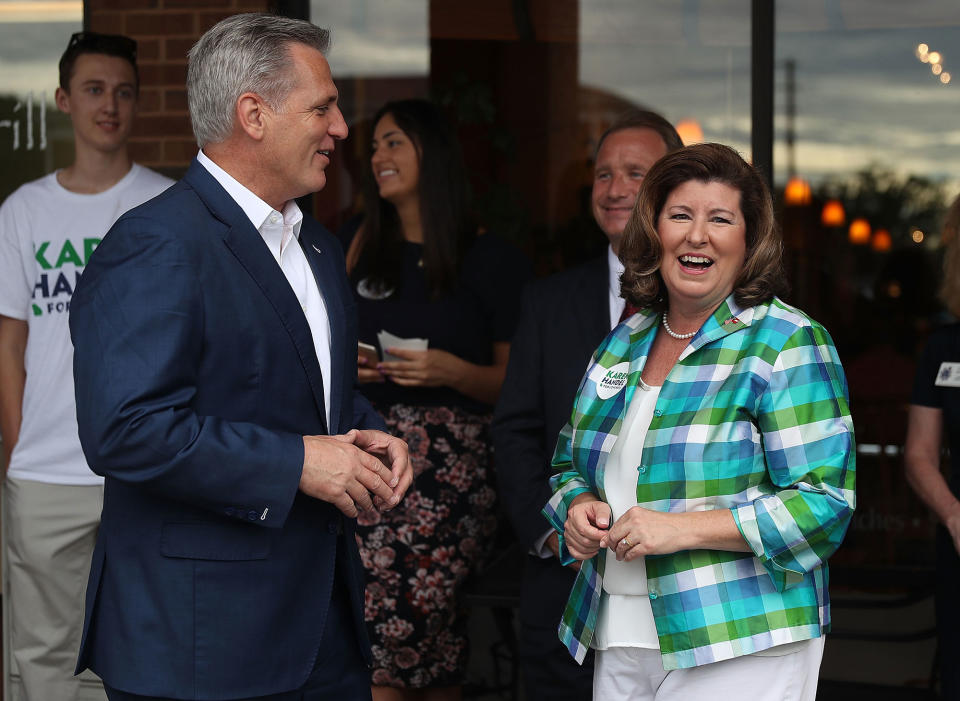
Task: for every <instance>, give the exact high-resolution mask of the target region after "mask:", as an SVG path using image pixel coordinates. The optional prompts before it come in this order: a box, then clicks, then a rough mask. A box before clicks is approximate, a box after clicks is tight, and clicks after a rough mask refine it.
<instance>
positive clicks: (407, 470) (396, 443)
mask: <svg viewBox="0 0 960 701" xmlns="http://www.w3.org/2000/svg"><path fill="white" fill-rule="evenodd" d="M412 482H413V467H412V465H411V464H410V456H409V453H408V450H407V444H406V443H405V442H404V441H403V440H401V439H399V438H396V437H395V436H391V435H389V434H387V433H384V432H382V431H373V430H360V429H353V430H351V431H349V432H347V433H345V434H343V435H338V436H304V437H303V472H302V473H301V475H300V491H302V492H303V493H304V494H307V495H308V496H312V497H315V498H317V499H321V500H323V501H327V502H330V503H331V504H333V505H334V506H336V507H337V508H338V509H340V511H342V512H343V513H344V514H345V515H346V516H348V517H350V518H356V516H357V515H358V514H359V513H360V511H368V510H370V509H373V508H377V509H379V510H381V511H388V510H390V509H392V508H393V507H394V506H396V505H397V504H399V503H400V499H401V498H402V497H403V495H404V494H405V493H406V491H407V488H408V487H409V486H410V484H411V483H412Z"/></svg>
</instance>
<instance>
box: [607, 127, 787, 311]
mask: <svg viewBox="0 0 960 701" xmlns="http://www.w3.org/2000/svg"><path fill="white" fill-rule="evenodd" d="M691 180H696V181H699V182H703V183H709V182H719V183H724V184H726V185H729V186H730V187H732V188H734V189H736V190H739V191H740V210H741V211H742V212H743V217H744V221H745V224H746V232H745V236H746V259H745V260H744V263H743V268H742V269H741V270H740V274H739V275H738V276H737V279H736V280H735V281H734V285H733V292H734V295H735V298H736V300H737V304H740V305H741V306H744V307H752V306H754V305H756V304H759V303H760V302H765V301H767V300H769V299H771V298H772V297H773V296H774V295H782V294H784V293H785V292H786V290H787V282H786V279H785V277H784V274H783V266H782V256H783V241H782V240H781V238H780V232H779V230H778V229H777V227H776V222H775V221H774V218H773V201H772V200H771V199H770V191H769V190H768V189H767V184H766V183H765V182H764V181H763V178H762V177H760V174H759V173H757V171H756V170H754V169H753V167H752V166H751V165H750V164H749V163H747V162H746V161H744V160H743V158H741V157H740V154H739V153H737V152H736V151H734V150H733V149H732V148H730V147H729V146H724V145H722V144H695V145H693V146H685V147H684V148H682V149H680V150H679V151H674V152H673V153H669V154H667V155H666V156H664V157H663V158H661V159H660V160H659V161H657V162H656V163H655V164H654V166H653V167H652V168H651V169H650V172H649V173H647V177H645V178H644V179H643V184H642V185H641V186H640V193H639V194H638V196H637V206H636V207H635V208H634V210H633V215H632V216H631V217H630V221H628V222H627V226H626V228H625V229H624V231H623V240H622V241H621V243H620V259H621V260H622V261H623V265H624V272H623V276H622V277H621V279H620V282H621V290H622V292H621V294H622V295H623V297H624V298H625V299H626V300H627V301H628V302H629V303H630V304H633V305H635V306H636V307H639V308H641V309H645V308H649V309H653V310H654V311H663V310H664V309H666V307H667V298H666V291H665V290H664V286H663V278H662V277H661V275H660V263H661V259H662V257H663V246H662V245H661V243H660V236H659V234H658V233H657V221H658V220H659V219H660V212H661V211H662V210H663V206H664V204H665V203H666V201H667V197H669V195H670V193H671V192H673V191H674V190H675V189H677V188H678V187H679V186H680V185H683V184H684V183H687V182H690V181H691Z"/></svg>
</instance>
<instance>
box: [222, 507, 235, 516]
mask: <svg viewBox="0 0 960 701" xmlns="http://www.w3.org/2000/svg"><path fill="white" fill-rule="evenodd" d="M223 513H225V514H226V515H227V516H233V515H234V514H235V513H237V511H236V509H234V508H233V507H232V506H228V507H227V508H225V509H224V510H223Z"/></svg>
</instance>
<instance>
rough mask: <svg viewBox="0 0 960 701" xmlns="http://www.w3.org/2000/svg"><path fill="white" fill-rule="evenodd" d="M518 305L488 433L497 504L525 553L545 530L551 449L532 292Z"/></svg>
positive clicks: (525, 293)
mask: <svg viewBox="0 0 960 701" xmlns="http://www.w3.org/2000/svg"><path fill="white" fill-rule="evenodd" d="M520 306H521V308H520V318H519V321H518V325H517V331H516V334H515V335H514V337H513V342H512V344H511V346H510V361H509V363H508V364H507V373H506V376H505V378H504V382H503V387H502V389H501V390H500V398H499V400H498V401H497V406H496V410H495V411H494V415H493V424H492V427H491V434H492V436H493V446H494V461H495V465H496V472H497V482H498V485H499V488H500V500H501V502H502V504H503V506H504V508H505V510H506V512H507V515H508V516H509V518H510V522H511V524H512V525H513V528H514V531H515V532H516V534H517V537H518V538H519V540H520V542H521V543H522V545H523V546H524V548H526V549H529V548H530V547H532V546H533V545H534V543H535V542H536V541H537V540H538V539H539V538H540V537H542V536H543V534H544V533H545V532H546V531H547V530H548V525H547V524H546V522H544V520H543V516H542V515H541V513H540V510H541V509H542V508H543V505H544V504H545V503H546V502H547V500H548V499H549V498H550V485H549V482H548V480H549V474H548V467H547V466H548V464H549V453H548V452H547V451H548V450H549V448H548V447H547V446H546V445H545V435H544V434H545V433H546V416H545V415H546V407H544V405H543V402H544V393H543V382H544V376H543V353H544V347H543V346H544V343H543V339H542V338H541V329H540V324H539V323H538V318H539V315H538V314H537V311H536V306H535V300H534V295H533V290H532V288H529V287H528V288H527V290H526V291H525V292H524V294H523V296H522V302H521V305H520Z"/></svg>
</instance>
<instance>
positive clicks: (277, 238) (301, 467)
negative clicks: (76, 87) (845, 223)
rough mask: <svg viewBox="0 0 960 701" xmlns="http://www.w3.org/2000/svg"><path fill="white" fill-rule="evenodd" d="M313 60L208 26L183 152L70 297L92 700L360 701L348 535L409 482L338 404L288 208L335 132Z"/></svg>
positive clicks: (324, 159)
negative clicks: (94, 508)
mask: <svg viewBox="0 0 960 701" xmlns="http://www.w3.org/2000/svg"><path fill="white" fill-rule="evenodd" d="M326 46H327V33H326V31H324V30H321V29H319V28H317V27H315V26H313V25H311V24H309V23H307V22H303V21H299V20H291V19H287V18H282V17H275V16H270V15H262V14H249V15H236V16H233V17H230V18H228V19H226V20H223V21H222V22H220V23H219V24H217V25H216V26H215V27H213V28H212V29H211V30H209V31H208V32H207V33H206V34H205V35H204V36H203V37H202V38H201V39H200V41H199V42H198V43H197V45H196V46H194V48H193V49H192V50H191V51H190V62H189V67H188V77H187V91H188V98H189V103H190V113H191V119H192V121H193V126H194V132H195V134H196V136H197V141H198V142H199V144H200V147H201V152H200V153H199V154H198V156H197V158H196V160H195V161H194V162H193V163H192V164H191V166H190V169H189V171H188V172H187V174H186V176H185V177H184V179H183V180H181V181H180V182H179V183H177V184H176V185H174V186H173V187H172V188H171V189H170V190H168V191H167V192H166V193H165V194H164V196H163V197H160V198H157V199H155V200H153V201H152V202H150V203H148V204H146V205H144V206H142V207H139V208H137V209H135V210H132V211H131V212H129V213H128V214H127V215H125V216H124V217H122V218H121V219H120V220H119V221H118V222H117V224H116V225H115V226H114V227H113V229H112V230H111V231H110V233H109V234H108V235H107V237H106V238H105V239H104V241H103V243H102V244H101V246H100V248H98V250H97V251H96V253H95V254H94V255H93V257H92V258H91V260H90V262H89V264H88V266H87V270H86V273H85V274H84V277H83V279H82V281H81V283H80V286H79V287H78V289H77V293H76V295H75V296H74V304H73V308H72V310H71V318H70V326H71V332H72V334H73V340H74V346H75V347H76V353H75V373H74V376H75V378H76V394H77V418H78V423H79V427H80V440H81V444H82V445H83V449H84V452H85V454H86V456H87V459H88V461H89V463H90V466H91V467H92V468H93V469H94V471H96V472H98V473H101V474H103V475H104V476H105V477H106V481H105V493H104V505H103V518H102V522H101V528H100V535H99V538H98V541H97V547H96V550H95V552H94V557H93V565H92V568H91V573H90V583H89V585H88V597H87V619H86V628H85V631H84V642H83V644H82V647H81V650H80V661H79V666H80V668H83V667H85V666H89V667H90V668H92V669H93V670H94V671H96V672H97V673H98V674H100V676H101V677H102V678H103V680H104V684H105V687H106V689H107V693H108V696H109V697H110V698H111V700H116V699H143V698H152V699H167V698H176V699H249V698H269V699H305V698H307V699H309V698H321V697H322V698H345V699H364V698H369V697H370V690H369V684H370V680H369V672H368V668H367V663H368V662H369V643H368V641H367V640H366V635H365V632H364V625H363V572H362V568H361V564H360V561H359V555H358V552H357V546H356V542H355V540H354V535H353V532H354V526H355V523H356V522H355V520H354V519H355V517H356V515H357V512H358V509H370V508H381V509H384V508H391V507H393V506H394V505H396V504H397V503H398V502H399V500H400V498H401V497H402V495H403V493H404V492H405V490H406V488H407V487H408V486H409V484H410V481H411V479H412V470H411V467H410V463H409V460H408V457H407V449H406V445H405V444H404V443H403V442H402V441H400V440H398V439H395V438H392V437H391V436H388V435H386V434H385V433H381V432H380V431H378V430H371V427H377V428H379V427H382V426H383V423H382V421H381V420H380V418H379V417H378V416H377V415H376V414H375V413H374V412H373V410H372V409H371V408H370V406H369V404H367V403H366V402H365V401H364V400H363V399H362V398H360V397H359V396H355V395H354V391H353V383H354V378H355V377H356V372H357V369H356V346H357V337H356V326H355V322H354V319H353V312H352V309H351V308H350V306H349V305H350V300H351V295H350V289H349V287H348V284H347V280H346V277H345V273H344V263H343V255H342V253H341V251H340V248H339V246H338V245H337V242H336V241H335V239H333V237H332V236H331V235H330V234H329V233H328V232H327V231H325V230H324V229H323V228H322V227H320V226H319V225H318V224H317V223H316V222H314V221H313V220H311V219H310V218H309V217H306V216H304V215H303V214H302V213H301V212H300V210H299V209H298V208H297V205H296V202H295V198H297V197H300V196H302V195H305V194H308V193H310V192H313V191H316V190H319V189H320V188H322V187H323V186H324V185H325V183H326V174H325V169H326V167H327V166H328V165H329V163H330V155H331V152H332V151H333V150H334V149H335V148H336V145H337V143H338V142H339V141H340V140H342V139H344V138H345V137H346V135H347V127H346V124H345V123H344V121H343V117H342V115H341V114H340V110H339V108H338V107H337V89H336V86H335V85H334V83H333V80H332V78H331V76H330V68H329V66H328V64H327V61H326V59H325V58H324V56H323V52H324V51H325V50H326Z"/></svg>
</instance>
